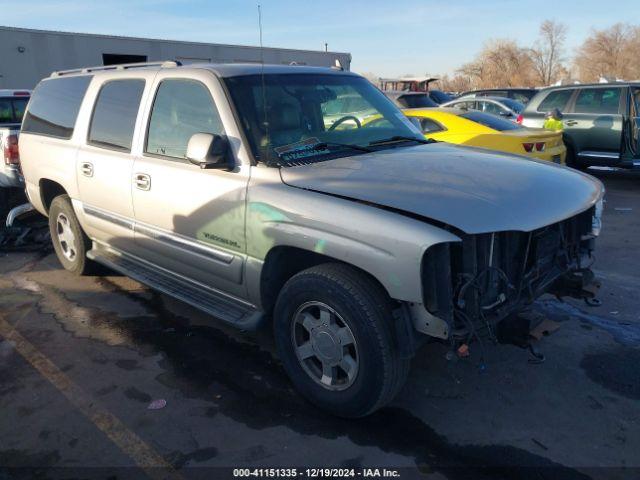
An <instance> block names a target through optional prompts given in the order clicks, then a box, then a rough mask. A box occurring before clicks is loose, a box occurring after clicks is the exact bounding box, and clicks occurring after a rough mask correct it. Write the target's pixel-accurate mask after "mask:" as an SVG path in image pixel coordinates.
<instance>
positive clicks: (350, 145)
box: [313, 142, 373, 152]
mask: <svg viewBox="0 0 640 480" xmlns="http://www.w3.org/2000/svg"><path fill="white" fill-rule="evenodd" d="M330 146H334V147H345V148H350V149H352V150H360V151H361V152H373V150H371V149H370V148H369V147H363V146H361V145H355V144H353V143H336V142H320V143H316V144H315V145H314V146H313V147H314V148H326V147H330Z"/></svg>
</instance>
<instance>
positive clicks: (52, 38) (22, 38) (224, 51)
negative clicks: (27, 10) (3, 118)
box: [0, 26, 351, 89]
mask: <svg viewBox="0 0 640 480" xmlns="http://www.w3.org/2000/svg"><path fill="white" fill-rule="evenodd" d="M262 50H263V51H262V56H263V58H264V62H265V63H271V64H291V63H294V62H295V63H297V64H299V65H314V66H323V67H330V66H333V65H335V62H336V60H338V61H339V62H340V64H341V65H342V67H343V68H344V69H345V70H348V69H349V67H350V64H351V54H349V53H337V52H323V51H315V50H294V49H288V48H269V47H265V48H263V49H262ZM159 60H178V61H180V62H182V63H194V62H218V63H240V62H243V63H244V62H251V63H259V62H260V61H261V52H260V47H249V46H242V45H223V44H216V43H198V42H185V41H178V40H155V39H149V38H133V37H117V36H112V35H92V34H87V33H69V32H54V31H46V30H31V29H26V28H13V27H3V26H0V88H25V89H30V88H33V87H34V86H35V85H36V84H37V83H38V81H40V79H41V78H44V77H48V76H49V75H50V74H51V72H53V71H55V70H67V69H72V68H80V67H91V66H98V65H113V64H117V63H133V62H152V61H159Z"/></svg>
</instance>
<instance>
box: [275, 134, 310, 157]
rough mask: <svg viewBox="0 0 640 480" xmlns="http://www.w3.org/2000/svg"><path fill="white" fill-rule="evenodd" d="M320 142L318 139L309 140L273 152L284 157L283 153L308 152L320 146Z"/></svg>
mask: <svg viewBox="0 0 640 480" xmlns="http://www.w3.org/2000/svg"><path fill="white" fill-rule="evenodd" d="M319 143H321V142H320V140H318V139H317V138H316V137H311V138H307V139H305V140H300V141H299V142H295V143H289V144H287V145H282V146H281V147H276V148H274V149H273V150H274V151H275V152H276V153H277V154H278V155H282V154H283V153H289V152H295V151H298V150H308V149H309V148H312V147H313V146H314V145H318V144H319Z"/></svg>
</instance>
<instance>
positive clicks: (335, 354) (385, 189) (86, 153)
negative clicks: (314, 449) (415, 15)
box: [20, 62, 603, 417]
mask: <svg viewBox="0 0 640 480" xmlns="http://www.w3.org/2000/svg"><path fill="white" fill-rule="evenodd" d="M347 96H348V97H349V98H354V97H357V98H358V101H357V102H354V103H355V104H357V105H358V108H359V109H360V110H362V106H363V105H364V106H366V108H367V111H368V112H370V113H369V115H368V117H367V118H369V119H371V118H373V119H375V120H376V121H375V122H369V121H368V120H363V119H362V118H361V117H360V116H359V115H358V114H357V112H351V113H350V112H342V113H343V116H342V117H341V118H333V117H332V118H331V119H330V120H327V119H326V118H325V116H326V115H333V113H332V111H331V109H327V108H323V107H324V106H325V104H327V103H329V102H334V101H335V100H336V99H340V98H345V97H347ZM20 149H21V155H22V166H23V170H24V175H25V178H26V184H27V193H28V196H29V198H30V201H31V202H32V203H33V205H34V206H35V208H36V209H37V210H39V211H40V212H42V213H43V214H45V215H48V216H49V222H50V226H51V234H52V239H53V244H54V247H55V251H56V253H57V256H58V258H59V259H60V262H61V263H62V265H63V266H64V268H66V269H67V270H69V271H70V272H73V273H75V274H83V273H85V272H87V271H88V270H89V269H90V267H91V265H92V262H99V263H101V264H104V265H107V266H109V267H111V268H113V269H114V270H117V271H120V272H123V273H125V274H126V275H128V276H130V277H133V278H135V279H137V280H139V281H140V282H143V283H145V284H147V285H149V286H151V287H153V288H156V289H158V290H160V291H162V292H165V293H167V294H169V295H173V296H175V297H177V298H179V299H181V300H183V301H185V302H187V303H189V304H191V305H194V306H196V307H198V308H200V309H202V310H204V311H206V312H208V313H210V314H211V315H213V316H215V317H217V318H218V319H221V320H223V321H225V322H228V323H231V324H233V325H236V326H237V327H240V328H252V327H254V326H256V325H257V324H258V322H261V321H267V322H271V324H272V326H273V331H274V336H275V340H276V344H277V348H278V351H279V356H280V358H281V360H282V363H283V365H284V368H285V370H286V371H287V373H288V374H289V376H290V377H291V379H292V381H293V383H294V384H295V385H296V387H297V388H298V390H299V391H300V392H301V393H302V394H303V395H304V396H306V397H307V398H308V399H310V400H311V401H312V402H313V403H315V404H316V405H319V406H320V407H322V408H324V409H326V410H328V411H330V412H332V413H334V414H337V415H342V416H349V417H357V416H362V415H366V414H368V413H371V412H373V411H374V410H376V409H377V408H379V407H381V406H383V405H384V404H386V403H387V402H389V401H390V400H391V399H392V398H393V397H394V395H395V394H396V393H397V392H398V391H399V390H400V388H401V386H402V384H403V382H404V380H405V378H406V376H407V371H408V368H409V361H410V358H411V357H412V356H413V354H414V353H415V351H416V349H417V348H418V347H419V346H420V345H421V344H422V343H424V341H425V340H427V339H440V340H441V341H444V342H447V343H448V344H449V345H450V346H451V348H457V347H458V346H459V345H461V344H463V343H466V342H469V341H470V340H471V339H472V338H482V337H491V336H493V335H494V333H495V327H496V325H497V324H498V322H500V321H507V322H508V321H509V319H510V318H511V315H512V314H513V313H515V312H518V311H520V310H521V309H522V308H523V306H524V305H525V304H527V303H529V302H531V301H532V300H533V299H535V298H536V297H537V296H539V295H541V294H542V293H544V292H547V291H553V292H555V293H558V294H571V295H577V296H581V295H587V293H585V290H584V289H583V287H585V286H586V284H588V283H589V282H590V281H591V280H592V278H593V275H592V274H591V272H590V271H589V270H588V268H587V267H585V264H586V262H585V257H587V256H589V255H590V254H591V251H592V249H593V245H594V238H595V236H596V235H597V234H598V230H599V226H600V223H599V222H600V219H599V207H598V205H600V202H601V200H602V195H603V189H602V186H601V184H600V182H599V181H598V180H596V179H594V178H592V177H590V176H588V175H585V174H583V173H580V172H577V171H574V170H571V169H568V168H564V167H559V166H555V165H548V164H545V163H544V162H542V163H540V162H535V161H528V160H523V159H522V158H520V157H511V156H508V155H503V154H499V153H490V152H487V151H486V150H473V149H469V148H459V147H455V146H451V145H447V144H443V143H434V142H430V141H427V140H425V139H424V137H423V136H422V135H421V134H420V132H419V131H418V130H417V129H416V128H415V127H414V126H413V124H412V123H411V122H409V121H408V120H407V118H406V117H405V116H404V115H402V113H401V112H400V110H398V109H397V107H395V106H394V104H393V103H392V102H391V101H390V100H389V99H387V98H386V97H385V95H384V94H383V93H382V92H380V91H379V90H378V89H376V88H375V87H374V86H373V85H371V84H370V83H369V82H368V81H367V80H365V79H364V78H362V77H360V76H358V75H355V74H352V73H349V72H344V71H339V70H332V69H322V68H310V67H297V66H296V67H289V66H260V65H239V64H234V65H193V66H189V67H182V66H180V65H177V64H176V63H173V62H168V63H164V64H162V65H158V64H156V65H152V64H151V65H150V64H147V65H124V66H118V67H105V68H102V67H100V68H88V69H82V70H77V71H69V72H57V73H54V74H53V75H52V76H51V77H50V78H47V79H44V80H43V81H42V82H41V83H40V84H39V85H38V87H37V88H36V90H35V91H34V93H33V96H32V99H31V102H30V103H29V106H28V109H27V113H26V115H25V119H24V122H23V129H22V137H21V139H20ZM505 319H506V320H505Z"/></svg>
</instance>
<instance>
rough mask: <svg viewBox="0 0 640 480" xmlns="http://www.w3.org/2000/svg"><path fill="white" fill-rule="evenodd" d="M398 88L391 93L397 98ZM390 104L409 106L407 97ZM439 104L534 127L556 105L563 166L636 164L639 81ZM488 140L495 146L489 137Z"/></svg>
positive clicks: (471, 95) (477, 95) (639, 157)
mask: <svg viewBox="0 0 640 480" xmlns="http://www.w3.org/2000/svg"><path fill="white" fill-rule="evenodd" d="M402 93H403V92H394V95H395V96H396V97H399V98H401V95H402ZM405 94H407V92H405ZM497 95H500V96H497ZM396 103H397V104H398V105H399V106H401V107H404V108H415V107H412V106H411V105H410V104H409V102H400V101H397V102H396ZM441 106H442V107H451V108H455V109H460V110H462V111H468V112H472V111H479V112H484V113H490V114H493V115H498V116H500V117H502V118H504V119H508V120H513V121H515V122H517V123H519V124H521V125H523V126H525V127H529V128H536V129H540V128H542V127H543V126H544V122H545V117H546V116H547V115H548V114H549V113H550V112H552V111H556V110H557V111H559V113H560V115H561V116H562V119H561V120H562V121H561V123H559V125H561V129H562V130H561V131H562V142H563V143H564V145H565V146H566V164H567V165H568V166H571V167H573V168H577V169H583V170H584V169H587V168H588V167H591V166H607V167H620V168H635V167H640V113H638V112H639V111H640V82H635V83H634V82H627V83H625V82H618V83H605V84H602V83H599V84H580V85H566V86H558V87H550V88H545V89H541V90H535V89H517V88H511V89H490V90H478V91H473V92H465V93H463V94H461V95H460V96H459V97H458V98H456V99H455V100H452V101H450V102H447V103H444V104H442V105H441ZM420 107H421V108H423V107H435V105H427V104H425V105H420ZM475 130H476V127H473V128H471V127H470V128H469V129H468V131H467V134H468V135H469V136H470V137H472V136H473V135H474V132H475ZM440 137H441V139H443V138H444V136H443V135H440ZM450 138H453V137H450ZM490 143H491V145H493V147H494V148H495V142H493V141H491V142H490ZM527 143H529V142H527ZM527 148H528V146H527ZM526 153H527V154H530V153H532V152H530V151H527V152H526ZM564 156H565V155H564V154H563V155H562V158H564ZM555 158H556V159H557V156H556V157H555Z"/></svg>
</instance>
